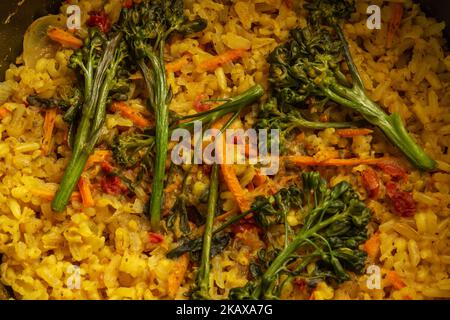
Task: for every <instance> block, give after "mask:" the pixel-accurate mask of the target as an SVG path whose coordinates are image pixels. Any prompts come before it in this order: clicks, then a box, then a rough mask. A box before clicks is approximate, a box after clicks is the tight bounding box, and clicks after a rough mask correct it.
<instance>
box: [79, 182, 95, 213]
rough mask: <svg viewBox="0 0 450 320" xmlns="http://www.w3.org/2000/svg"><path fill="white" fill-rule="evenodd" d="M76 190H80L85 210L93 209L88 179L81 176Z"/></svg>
mask: <svg viewBox="0 0 450 320" xmlns="http://www.w3.org/2000/svg"><path fill="white" fill-rule="evenodd" d="M78 189H79V190H80V195H81V200H82V201H83V206H84V207H85V208H89V207H93V206H94V204H95V202H94V198H92V192H91V183H90V182H89V179H88V178H86V177H83V176H81V177H80V180H78Z"/></svg>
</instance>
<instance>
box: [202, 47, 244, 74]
mask: <svg viewBox="0 0 450 320" xmlns="http://www.w3.org/2000/svg"><path fill="white" fill-rule="evenodd" d="M246 51H247V50H246V49H233V50H229V51H227V52H224V53H222V54H220V55H218V56H215V57H213V58H211V59H208V60H206V61H204V62H202V63H201V64H200V66H199V67H200V70H201V71H214V70H215V69H217V68H218V67H220V66H221V65H223V64H225V63H227V62H230V61H234V60H236V59H239V58H240V57H242V55H243V54H244V52H246Z"/></svg>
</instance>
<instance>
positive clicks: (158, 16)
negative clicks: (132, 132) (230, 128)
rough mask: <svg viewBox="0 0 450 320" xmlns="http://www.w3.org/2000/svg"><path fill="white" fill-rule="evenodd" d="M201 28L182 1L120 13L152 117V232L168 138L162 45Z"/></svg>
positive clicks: (157, 218) (156, 225)
mask: <svg viewBox="0 0 450 320" xmlns="http://www.w3.org/2000/svg"><path fill="white" fill-rule="evenodd" d="M205 26H206V24H205V21H204V20H197V21H188V20H187V18H186V17H185V16H184V13H183V1H182V0H158V1H149V0H147V1H142V2H141V3H140V4H139V5H135V6H133V7H131V8H125V9H124V10H123V11H122V17H121V22H120V26H119V29H120V30H122V31H123V32H124V33H125V38H126V41H127V43H128V45H129V47H130V50H131V52H132V55H133V58H134V59H135V60H136V61H137V65H138V66H139V69H140V71H141V72H142V74H143V76H144V80H145V84H146V88H147V94H148V97H149V101H150V105H151V107H152V109H153V111H154V112H155V118H156V128H155V131H156V136H155V140H156V145H155V147H156V150H155V163H154V175H153V185H152V193H151V197H150V206H149V214H150V220H151V225H152V228H153V230H155V231H157V230H159V227H160V219H161V202H162V196H163V188H164V180H165V163H166V158H167V151H168V138H169V104H170V101H171V98H172V93H171V91H170V89H169V86H168V84H167V81H166V71H165V64H164V46H165V43H166V40H167V39H168V37H169V36H170V35H171V34H172V33H174V32H179V33H181V34H184V35H185V34H187V33H194V32H198V31H201V30H203V29H204V28H205ZM147 64H149V66H147Z"/></svg>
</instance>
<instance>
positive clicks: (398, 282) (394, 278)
mask: <svg viewBox="0 0 450 320" xmlns="http://www.w3.org/2000/svg"><path fill="white" fill-rule="evenodd" d="M386 278H387V280H388V281H389V282H390V283H391V284H392V286H393V287H394V289H396V290H400V289H402V288H404V287H405V286H406V285H405V283H404V282H403V280H402V278H400V276H399V275H398V274H397V272H395V271H393V270H391V271H388V273H387V274H386Z"/></svg>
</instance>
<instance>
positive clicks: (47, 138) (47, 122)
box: [41, 108, 57, 156]
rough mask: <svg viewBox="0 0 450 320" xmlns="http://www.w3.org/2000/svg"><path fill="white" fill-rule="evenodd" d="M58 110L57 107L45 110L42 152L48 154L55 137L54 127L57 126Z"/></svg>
mask: <svg viewBox="0 0 450 320" xmlns="http://www.w3.org/2000/svg"><path fill="white" fill-rule="evenodd" d="M56 115H57V110H56V108H52V109H48V110H47V111H46V112H45V118H44V137H43V139H42V147H41V149H42V154H43V155H44V156H46V155H48V153H49V152H50V149H51V142H52V138H53V129H54V128H55V120H56Z"/></svg>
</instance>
